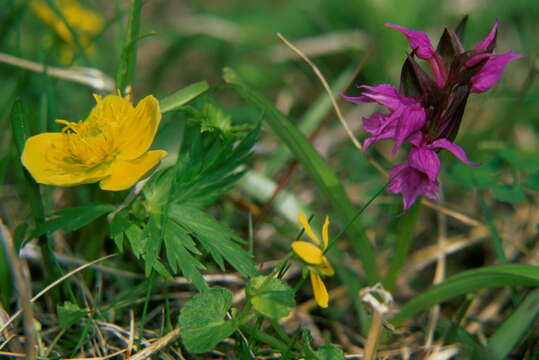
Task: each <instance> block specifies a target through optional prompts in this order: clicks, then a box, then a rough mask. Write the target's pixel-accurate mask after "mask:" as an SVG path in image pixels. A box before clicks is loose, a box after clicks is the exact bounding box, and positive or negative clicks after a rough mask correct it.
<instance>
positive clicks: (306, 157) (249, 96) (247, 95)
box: [223, 68, 379, 284]
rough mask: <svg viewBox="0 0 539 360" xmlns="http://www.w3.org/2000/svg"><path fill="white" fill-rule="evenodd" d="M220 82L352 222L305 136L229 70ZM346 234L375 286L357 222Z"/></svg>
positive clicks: (338, 186)
mask: <svg viewBox="0 0 539 360" xmlns="http://www.w3.org/2000/svg"><path fill="white" fill-rule="evenodd" d="M223 78H224V79H225V81H226V82H227V83H228V84H231V86H232V87H233V88H234V89H235V90H236V91H237V92H238V94H239V95H240V96H241V97H243V98H244V99H245V100H246V101H248V102H249V103H251V104H253V105H255V106H256V107H258V108H259V109H260V110H261V111H262V112H263V114H264V118H265V120H266V121H267V122H268V124H269V126H270V127H271V128H272V130H273V131H274V132H275V134H276V135H277V136H278V137H279V138H280V139H281V141H283V143H284V144H285V145H286V146H287V147H288V148H289V149H290V151H291V152H292V153H293V154H294V156H295V157H296V159H297V160H298V161H299V162H300V163H301V164H302V165H303V167H304V168H305V170H306V171H307V173H308V174H309V175H310V176H311V178H312V179H313V180H314V181H315V183H316V184H317V185H318V188H319V190H320V191H321V193H322V194H323V195H325V196H326V198H327V199H328V200H329V201H330V202H331V204H332V206H333V209H334V210H335V211H336V212H338V213H339V214H340V215H341V217H342V218H343V222H344V223H346V222H348V221H349V220H350V219H352V218H353V217H354V215H355V214H356V206H355V205H354V204H353V203H352V202H351V201H350V198H349V197H348V195H347V194H346V191H345V189H344V186H343V185H342V183H341V182H340V181H339V179H338V178H337V175H336V174H335V172H334V171H333V170H332V169H331V167H330V166H329V165H328V164H327V162H326V161H325V160H324V159H323V158H322V156H321V155H320V154H319V153H318V152H317V151H316V150H315V149H314V147H313V146H312V144H311V143H310V142H309V140H308V139H307V138H306V137H305V135H303V134H302V133H301V132H300V131H299V130H298V129H297V128H296V127H295V126H294V124H293V123H292V122H291V121H290V120H289V119H288V118H287V117H285V116H284V115H283V114H282V113H281V112H279V110H277V109H276V108H275V106H273V104H272V103H270V102H269V101H268V100H267V99H266V98H265V97H264V96H263V95H262V94H260V93H259V92H257V91H255V90H254V89H252V88H251V87H249V86H248V85H247V84H246V83H245V82H244V81H242V80H241V79H240V78H239V76H238V75H237V74H236V73H235V72H234V71H233V70H232V69H230V68H225V69H224V71H223ZM348 233H349V234H350V238H351V239H354V240H355V241H354V242H353V243H352V245H353V247H354V250H355V251H356V254H357V256H358V257H359V259H360V260H361V263H362V265H363V268H364V270H365V273H366V275H367V278H368V281H369V283H370V284H374V283H376V282H378V280H379V275H378V266H377V264H376V256H375V253H374V248H373V246H372V244H371V242H370V241H369V239H368V237H367V235H366V234H365V229H364V228H363V226H362V225H361V224H360V223H359V221H355V222H354V223H353V224H352V225H351V226H350V227H349V228H348Z"/></svg>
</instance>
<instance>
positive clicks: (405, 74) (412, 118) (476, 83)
mask: <svg viewBox="0 0 539 360" xmlns="http://www.w3.org/2000/svg"><path fill="white" fill-rule="evenodd" d="M464 25H465V21H463V22H462V23H461V24H460V25H459V27H458V28H457V30H456V32H454V31H452V30H450V29H445V31H444V33H443V35H442V37H441V39H440V41H439V43H438V46H437V48H436V49H435V48H434V47H433V46H432V44H431V42H430V40H429V38H428V36H427V35H426V34H425V33H423V32H421V31H417V30H410V29H407V28H405V27H402V26H399V25H394V24H386V26H388V27H390V28H393V29H396V30H398V31H399V32H401V33H402V34H404V35H405V36H406V38H407V39H408V43H409V45H410V47H411V48H412V52H411V53H410V54H409V55H408V56H407V59H406V61H405V62H404V65H403V67H402V71H401V84H400V89H397V88H396V87H394V86H392V85H389V84H380V85H377V86H361V88H363V89H365V90H366V91H364V92H363V93H362V94H361V95H360V96H357V97H350V96H345V95H342V97H343V98H345V99H347V100H349V101H351V102H354V103H357V104H363V103H370V102H376V103H378V104H380V105H383V106H385V107H387V108H388V109H389V112H388V113H387V114H384V113H380V112H377V113H374V114H373V115H372V116H370V117H368V118H363V129H364V130H365V131H366V132H368V133H369V134H371V136H370V137H368V138H367V139H366V140H365V142H364V149H365V150H366V149H367V148H368V147H369V146H370V145H371V144H372V143H374V142H376V141H379V140H384V139H393V140H394V141H395V145H394V147H393V150H392V154H393V155H395V153H396V152H397V151H398V149H399V148H400V147H401V145H402V144H403V143H404V142H408V143H409V144H410V145H411V147H410V151H409V153H408V161H407V163H405V164H400V165H397V166H395V168H394V169H393V171H392V172H391V174H390V178H391V182H390V184H389V185H388V191H389V192H391V193H395V194H402V198H403V204H404V210H403V212H406V211H407V210H408V209H409V208H410V206H412V205H413V204H414V203H415V201H416V200H417V198H418V197H419V196H426V197H428V198H430V199H432V200H436V199H437V198H438V191H439V182H438V176H439V174H440V167H441V164H440V158H439V156H438V152H439V151H441V150H444V149H445V150H447V151H449V152H451V153H452V154H453V155H454V156H455V157H456V158H457V159H459V160H460V161H462V162H464V163H465V164H467V165H469V166H479V165H480V164H477V163H472V162H470V161H469V160H468V158H467V156H466V153H465V151H464V150H463V149H462V148H461V147H460V146H458V145H456V144H455V143H453V140H454V139H455V137H456V136H457V132H458V129H459V127H460V123H461V119H462V116H463V114H464V110H465V106H466V102H467V100H468V96H469V94H470V93H481V92H485V91H487V90H489V89H490V88H491V87H492V86H494V85H495V84H496V83H497V82H498V80H499V79H500V77H501V75H502V73H503V71H504V69H505V67H506V65H507V64H508V63H509V62H511V61H512V60H515V59H517V58H520V57H522V55H520V54H513V53H512V52H508V53H505V54H500V55H497V54H495V53H494V48H495V45H496V38H497V34H498V26H499V23H498V22H497V21H496V23H495V24H494V26H493V27H492V29H491V30H490V32H489V34H488V35H487V36H486V37H485V38H484V39H483V40H481V41H480V42H479V43H478V44H477V45H476V46H475V47H474V48H473V49H472V50H468V51H465V50H464V47H463V46H462V43H461V40H460V38H459V35H458V34H459V33H460V32H461V30H463V28H464ZM415 58H419V59H421V60H424V61H426V62H427V63H428V64H429V65H430V68H431V70H432V75H433V77H434V78H433V77H432V76H431V75H429V74H428V73H427V72H425V70H423V68H422V67H421V66H420V65H419V64H418V63H417V61H416V60H415Z"/></svg>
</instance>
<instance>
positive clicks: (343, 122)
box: [277, 33, 388, 177]
mask: <svg viewBox="0 0 539 360" xmlns="http://www.w3.org/2000/svg"><path fill="white" fill-rule="evenodd" d="M277 36H278V37H279V39H281V40H282V41H283V42H284V43H285V44H286V46H288V47H289V48H290V49H291V50H292V51H293V52H295V53H296V54H297V55H298V56H299V57H300V58H302V59H303V60H304V61H305V62H306V63H307V64H309V66H310V67H311V68H312V69H313V72H314V73H315V74H316V76H317V77H318V79H319V80H320V82H321V83H322V86H323V87H324V89H325V90H326V92H327V94H328V96H329V98H330V100H331V104H332V105H333V108H334V109H335V113H336V114H337V118H338V119H339V121H340V122H341V125H342V126H343V128H344V131H346V134H348V137H349V138H350V141H352V143H353V144H354V146H355V147H356V148H357V149H358V150H363V146H362V145H361V143H360V142H359V141H358V140H357V139H356V137H355V136H354V134H353V133H352V130H350V127H349V126H348V124H347V123H346V120H344V117H343V115H342V113H341V109H340V108H339V105H338V104H337V101H336V100H335V96H333V92H332V91H331V87H330V86H329V84H328V82H327V80H326V78H325V77H324V75H322V73H321V72H320V70H319V69H318V67H317V66H316V65H315V64H314V63H313V62H312V61H311V60H310V59H309V58H308V57H307V56H305V54H303V52H301V50H300V49H298V48H297V47H295V46H294V45H292V43H290V42H289V41H288V40H287V39H286V38H285V37H284V36H283V35H281V34H280V33H277ZM369 162H370V163H371V164H372V166H374V167H375V168H376V170H378V171H379V172H380V173H381V174H383V175H384V176H386V177H387V176H388V175H387V172H386V171H385V170H384V168H383V167H382V166H381V165H380V164H378V163H377V162H376V161H374V160H372V159H369Z"/></svg>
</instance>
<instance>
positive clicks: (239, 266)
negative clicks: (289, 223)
mask: <svg viewBox="0 0 539 360" xmlns="http://www.w3.org/2000/svg"><path fill="white" fill-rule="evenodd" d="M169 217H170V219H171V220H172V221H174V222H176V223H177V224H178V225H180V226H181V227H183V228H185V229H186V230H187V231H188V232H189V233H191V234H192V235H193V236H194V237H195V238H196V239H197V240H198V241H199V242H200V243H201V245H202V246H203V247H204V248H205V249H206V250H207V251H208V252H209V253H210V255H211V256H212V257H213V259H214V261H215V262H216V263H217V264H218V265H219V267H220V268H221V269H222V270H224V259H226V260H227V261H228V262H229V263H230V264H231V265H232V266H233V267H234V268H235V269H236V270H238V271H239V272H240V273H242V274H244V275H246V276H249V277H252V276H256V275H258V271H257V270H256V268H255V265H256V264H255V262H254V260H253V258H252V256H251V254H249V253H248V252H247V251H246V250H244V249H243V248H241V247H240V246H239V245H238V244H237V243H242V242H243V239H241V238H240V237H239V236H237V235H236V234H234V233H233V232H232V231H231V230H230V229H229V228H228V227H226V226H224V225H222V224H221V223H219V222H218V221H217V220H215V219H214V218H213V217H212V216H210V215H208V214H207V213H206V212H204V211H203V210H201V209H199V208H197V207H194V206H189V205H186V204H185V205H183V204H172V205H171V207H170V211H169Z"/></svg>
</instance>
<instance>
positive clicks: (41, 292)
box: [0, 254, 116, 334]
mask: <svg viewBox="0 0 539 360" xmlns="http://www.w3.org/2000/svg"><path fill="white" fill-rule="evenodd" d="M114 256H116V254H111V255H107V256H103V257H102V258H99V259H96V260H94V261H91V262H89V263H87V264H84V265H82V266H79V267H78V268H76V269H74V270H72V271H70V272H68V273H67V274H65V275H64V276H62V277H61V278H59V279H58V280H56V281H54V282H52V283H51V284H49V285H48V286H47V287H45V288H44V289H43V290H41V291H40V292H39V293H38V294H37V295H36V296H34V297H33V298H32V299H31V300H30V302H31V303H34V302H36V301H37V300H38V299H39V298H40V297H42V296H43V295H45V294H46V293H47V292H49V291H50V290H51V289H52V288H54V287H55V286H57V285H58V284H60V283H62V282H63V281H64V280H66V279H68V278H70V277H71V276H73V275H75V274H77V273H79V272H81V271H82V270H84V269H86V268H88V267H90V266H92V265H95V264H97V263H99V262H101V261H104V260H107V259H110V258H112V257H114ZM21 314H22V310H19V311H17V312H16V313H15V314H14V315H13V316H12V317H11V318H10V319H9V320H8V321H7V322H6V323H5V324H4V325H3V326H2V328H0V334H2V332H4V330H5V329H6V328H7V327H8V326H9V325H11V324H12V323H13V321H15V320H17V318H18V317H19V316H21Z"/></svg>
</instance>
